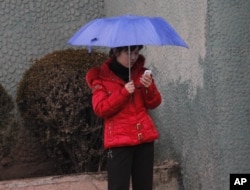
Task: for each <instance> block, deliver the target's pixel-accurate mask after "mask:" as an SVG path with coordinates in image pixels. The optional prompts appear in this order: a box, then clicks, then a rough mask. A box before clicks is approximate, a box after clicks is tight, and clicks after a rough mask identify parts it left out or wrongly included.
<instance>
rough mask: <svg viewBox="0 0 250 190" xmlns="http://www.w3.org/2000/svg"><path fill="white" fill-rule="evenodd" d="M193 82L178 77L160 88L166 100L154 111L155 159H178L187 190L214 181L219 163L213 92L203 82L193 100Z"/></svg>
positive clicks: (206, 79)
mask: <svg viewBox="0 0 250 190" xmlns="http://www.w3.org/2000/svg"><path fill="white" fill-rule="evenodd" d="M200 63H201V60H200ZM206 77H209V76H204V81H205V83H206V81H210V79H208V78H206ZM190 83H191V81H185V82H182V81H181V79H179V80H178V81H172V82H170V83H168V84H165V85H164V86H162V87H161V93H162V95H163V99H164V101H165V102H163V103H162V105H161V106H160V107H159V108H158V111H157V113H156V112H155V114H154V113H152V114H153V117H154V118H155V121H156V124H157V126H158V127H159V131H160V134H161V136H160V139H159V141H158V143H157V144H156V159H158V160H164V159H175V160H177V161H178V162H179V163H180V165H181V168H182V171H181V176H182V179H183V183H184V184H185V189H201V188H202V186H204V185H205V186H206V187H211V184H213V181H214V177H213V174H214V171H215V168H216V163H217V162H215V159H216V155H217V153H216V149H215V148H216V146H217V145H216V130H215V117H216V116H215V103H214V93H213V90H211V89H212V88H210V87H209V85H208V84H204V86H205V85H206V87H204V88H203V89H201V88H200V87H197V93H196V96H195V97H194V98H193V99H191V98H190V97H191V96H190V92H191V86H192V85H190ZM205 179H206V181H205Z"/></svg>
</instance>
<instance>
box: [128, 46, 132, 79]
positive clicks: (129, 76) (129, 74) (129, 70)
mask: <svg viewBox="0 0 250 190" xmlns="http://www.w3.org/2000/svg"><path fill="white" fill-rule="evenodd" d="M128 80H129V81H131V63H130V46H128Z"/></svg>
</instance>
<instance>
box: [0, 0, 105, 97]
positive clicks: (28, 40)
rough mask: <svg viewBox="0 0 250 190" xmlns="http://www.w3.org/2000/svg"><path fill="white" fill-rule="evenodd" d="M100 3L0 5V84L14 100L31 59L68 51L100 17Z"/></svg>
mask: <svg viewBox="0 0 250 190" xmlns="http://www.w3.org/2000/svg"><path fill="white" fill-rule="evenodd" d="M103 6H104V3H103V0H101V1H100V0H71V1H65V0H53V1H50V0H22V1H10V0H1V1H0V23H1V24H0V31H1V32H0V44H1V46H0V55H1V60H0V82H1V83H2V84H3V86H4V87H5V88H6V90H8V92H9V93H10V94H11V95H12V96H15V92H16V85H17V83H18V82H19V81H20V79H21V77H22V74H23V73H24V71H25V70H27V69H28V68H29V66H30V64H31V60H32V59H36V58H40V57H42V56H44V55H46V54H48V53H51V52H53V51H55V50H59V49H63V48H65V47H68V46H67V45H66V42H67V40H68V39H69V38H70V37H71V35H73V34H74V33H75V32H76V30H77V29H78V28H79V27H80V26H82V25H83V24H84V23H86V22H87V21H89V20H91V19H93V18H96V17H100V16H103V13H102V12H103Z"/></svg>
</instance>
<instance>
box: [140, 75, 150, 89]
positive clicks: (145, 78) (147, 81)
mask: <svg viewBox="0 0 250 190" xmlns="http://www.w3.org/2000/svg"><path fill="white" fill-rule="evenodd" d="M140 82H141V84H142V85H143V86H144V87H146V88H148V87H149V86H150V85H151V83H152V76H151V75H149V74H145V75H142V76H141V78H140Z"/></svg>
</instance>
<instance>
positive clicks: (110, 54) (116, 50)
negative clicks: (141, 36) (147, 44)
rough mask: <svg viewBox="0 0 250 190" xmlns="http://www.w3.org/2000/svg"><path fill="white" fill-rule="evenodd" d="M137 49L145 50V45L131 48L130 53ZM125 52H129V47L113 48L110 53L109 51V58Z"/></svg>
mask: <svg viewBox="0 0 250 190" xmlns="http://www.w3.org/2000/svg"><path fill="white" fill-rule="evenodd" d="M136 48H138V49H139V50H141V49H142V48H143V45H133V46H130V51H134V50H135V49H136ZM123 50H125V51H128V50H129V46H121V47H115V48H111V49H110V51H109V57H114V56H115V54H116V53H117V54H120V53H121V52H122V51H123Z"/></svg>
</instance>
